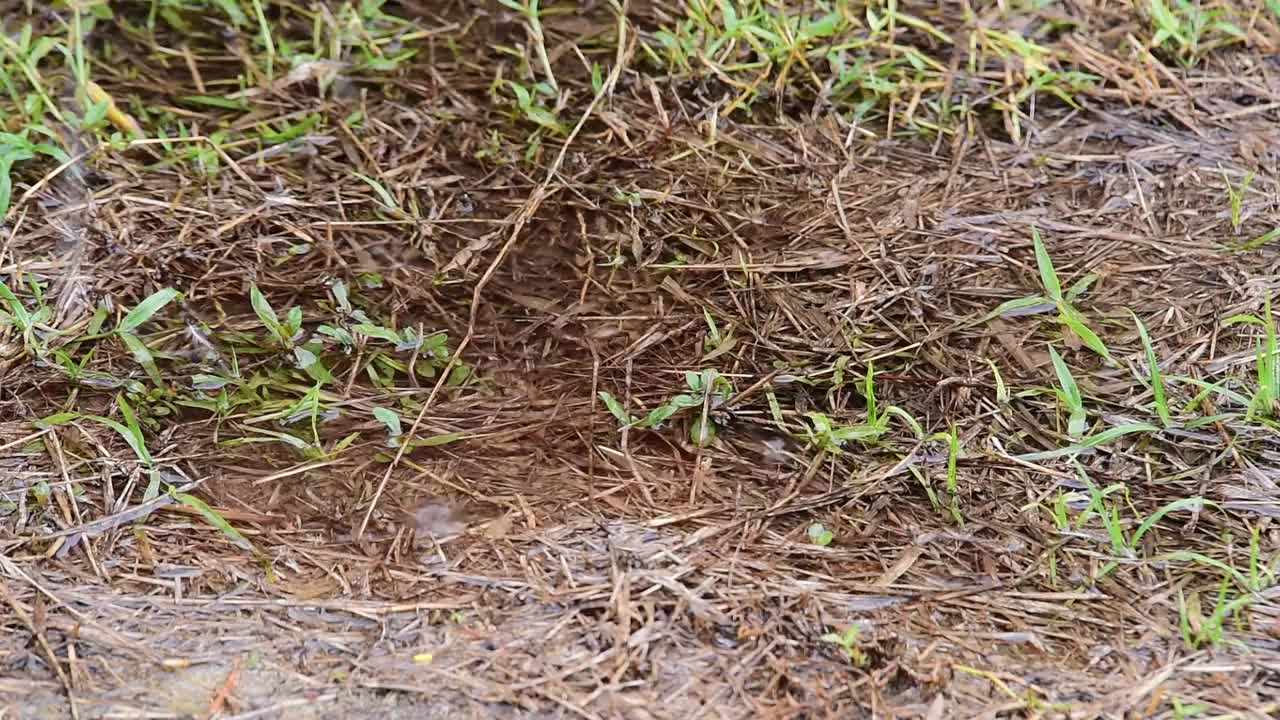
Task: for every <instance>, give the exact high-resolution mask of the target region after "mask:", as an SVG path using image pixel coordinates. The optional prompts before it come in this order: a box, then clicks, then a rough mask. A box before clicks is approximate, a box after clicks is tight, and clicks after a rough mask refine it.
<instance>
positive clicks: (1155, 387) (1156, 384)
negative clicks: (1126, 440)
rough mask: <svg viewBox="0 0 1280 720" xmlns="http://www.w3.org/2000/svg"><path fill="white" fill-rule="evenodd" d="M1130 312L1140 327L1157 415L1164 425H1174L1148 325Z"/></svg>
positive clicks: (1148, 382)
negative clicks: (1148, 332)
mask: <svg viewBox="0 0 1280 720" xmlns="http://www.w3.org/2000/svg"><path fill="white" fill-rule="evenodd" d="M1129 314H1130V315H1132V316H1133V322H1134V324H1135V325H1136V326H1137V327H1138V337H1139V338H1141V339H1142V351H1143V353H1144V354H1145V355H1146V360H1147V384H1148V385H1149V386H1150V387H1151V397H1152V403H1153V404H1154V405H1155V408H1156V415H1157V416H1159V418H1160V424H1161V425H1163V426H1164V427H1166V428H1167V427H1171V426H1172V425H1173V415H1172V414H1171V413H1170V412H1169V401H1168V398H1166V397H1165V387H1164V378H1163V377H1161V375H1160V361H1159V360H1158V359H1157V358H1156V351H1155V348H1153V347H1152V346H1151V336H1150V335H1148V334H1147V326H1146V325H1143V324H1142V320H1140V319H1139V318H1138V316H1137V315H1136V314H1135V313H1134V312H1133V311H1132V310H1130V311H1129Z"/></svg>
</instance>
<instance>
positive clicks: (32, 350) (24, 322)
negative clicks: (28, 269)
mask: <svg viewBox="0 0 1280 720" xmlns="http://www.w3.org/2000/svg"><path fill="white" fill-rule="evenodd" d="M29 282H30V286H31V291H32V295H33V296H34V298H35V301H36V309H35V310H34V311H32V310H30V309H28V308H27V306H26V305H25V304H24V303H23V302H22V300H20V299H19V298H18V296H17V295H16V294H14V292H13V291H12V290H10V289H9V286H8V285H5V284H4V283H0V300H3V301H4V309H0V321H3V322H5V323H7V324H9V325H12V326H13V327H15V328H17V329H18V332H19V333H21V334H22V346H23V348H24V349H25V350H26V352H27V353H28V354H30V355H34V356H36V357H39V356H41V355H43V354H44V349H45V335H46V334H47V333H51V332H53V330H52V328H49V327H47V326H46V325H45V323H47V322H49V320H50V319H52V318H53V308H51V307H49V306H48V305H47V304H45V302H44V294H43V293H42V292H41V291H40V285H39V283H38V282H36V280H35V279H34V278H31V279H29Z"/></svg>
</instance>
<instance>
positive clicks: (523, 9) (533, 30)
mask: <svg viewBox="0 0 1280 720" xmlns="http://www.w3.org/2000/svg"><path fill="white" fill-rule="evenodd" d="M498 2H500V3H502V4H503V5H505V6H506V7H508V8H510V9H511V10H514V11H515V12H516V13H518V14H519V15H520V18H521V20H523V21H524V29H525V33H526V34H527V35H528V37H529V42H530V43H531V44H532V45H533V50H534V52H535V53H536V54H537V56H538V63H539V64H540V65H541V66H542V73H543V75H545V76H546V84H547V87H549V88H550V89H551V91H552V93H553V94H555V93H557V92H558V88H559V86H558V85H557V84H556V76H555V73H554V72H553V71H552V70H551V58H550V56H549V55H548V54H547V41H546V36H545V35H544V34H543V32H542V13H541V11H540V10H539V9H538V0H498Z"/></svg>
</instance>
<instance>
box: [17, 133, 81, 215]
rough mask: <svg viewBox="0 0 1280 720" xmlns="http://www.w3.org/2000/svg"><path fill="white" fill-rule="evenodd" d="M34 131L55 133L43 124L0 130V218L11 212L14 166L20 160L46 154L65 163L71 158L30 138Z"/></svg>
mask: <svg viewBox="0 0 1280 720" xmlns="http://www.w3.org/2000/svg"><path fill="white" fill-rule="evenodd" d="M32 132H42V133H45V134H48V135H49V136H52V135H53V133H52V132H51V131H50V130H48V129H47V128H44V127H43V126H28V127H25V128H23V129H22V130H21V131H19V132H17V133H7V132H0V220H3V219H4V218H5V216H6V215H7V214H8V213H9V206H10V204H11V203H12V202H13V167H14V166H15V165H17V164H18V163H20V162H25V161H27V160H33V159H35V158H36V157H37V156H40V155H44V156H46V157H50V158H53V159H54V160H55V161H57V162H60V163H63V162H67V161H68V160H70V158H69V157H68V156H67V154H66V153H65V152H63V151H62V150H61V149H59V148H57V147H55V146H53V145H50V144H49V143H44V142H33V141H32V140H30V139H29V137H30V135H31V133H32Z"/></svg>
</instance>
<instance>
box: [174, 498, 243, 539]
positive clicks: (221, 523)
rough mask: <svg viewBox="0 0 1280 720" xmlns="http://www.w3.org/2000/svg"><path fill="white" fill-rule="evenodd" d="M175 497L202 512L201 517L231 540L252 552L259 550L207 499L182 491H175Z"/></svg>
mask: <svg viewBox="0 0 1280 720" xmlns="http://www.w3.org/2000/svg"><path fill="white" fill-rule="evenodd" d="M173 499H174V500H177V501H178V502H180V503H182V504H183V505H186V506H187V507H189V508H192V509H193V510H195V511H196V512H198V513H200V517H203V518H204V519H205V520H206V521H207V522H208V523H209V524H210V525H212V526H214V527H215V528H217V529H218V530H221V531H222V534H223V535H226V536H227V537H228V538H230V539H231V542H233V543H235V544H236V545H238V546H239V547H240V548H241V549H242V550H248V551H249V552H252V553H256V552H258V550H257V548H255V547H254V546H253V543H251V542H249V539H248V538H246V537H245V536H244V535H241V534H240V531H239V530H236V529H235V528H233V527H231V523H229V522H227V520H226V518H224V517H222V515H220V514H219V513H218V511H217V510H214V509H213V508H211V507H209V505H208V504H206V503H205V501H203V500H201V499H200V498H198V497H196V496H195V495H188V494H187V493H180V492H175V493H173Z"/></svg>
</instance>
